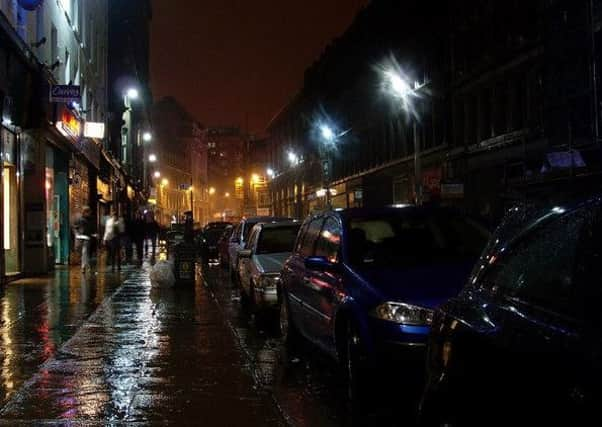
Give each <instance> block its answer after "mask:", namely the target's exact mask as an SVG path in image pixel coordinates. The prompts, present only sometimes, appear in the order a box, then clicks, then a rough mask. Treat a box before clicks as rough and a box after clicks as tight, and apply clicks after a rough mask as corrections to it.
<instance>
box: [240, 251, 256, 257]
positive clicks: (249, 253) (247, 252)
mask: <svg viewBox="0 0 602 427" xmlns="http://www.w3.org/2000/svg"><path fill="white" fill-rule="evenodd" d="M251 255H253V251H252V250H251V249H242V250H240V251H238V257H239V258H251Z"/></svg>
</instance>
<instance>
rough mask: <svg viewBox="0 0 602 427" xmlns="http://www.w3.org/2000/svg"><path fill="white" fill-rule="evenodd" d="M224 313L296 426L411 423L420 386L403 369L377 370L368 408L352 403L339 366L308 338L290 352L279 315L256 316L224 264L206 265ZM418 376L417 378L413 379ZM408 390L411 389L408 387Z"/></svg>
mask: <svg viewBox="0 0 602 427" xmlns="http://www.w3.org/2000/svg"><path fill="white" fill-rule="evenodd" d="M203 278H204V279H205V280H206V282H207V284H208V286H209V287H210V289H211V290H212V291H213V294H214V297H215V299H216V301H217V302H218V304H219V305H220V307H221V310H222V311H223V312H224V317H225V319H226V321H227V322H228V324H229V326H230V327H231V329H232V330H233V332H234V335H235V336H236V338H237V339H238V341H239V343H240V346H241V347H242V349H243V350H244V352H245V354H246V356H247V357H248V359H249V361H250V362H249V363H250V365H251V367H252V369H253V372H254V375H255V377H256V378H257V381H258V382H259V384H261V386H262V387H263V388H265V389H266V390H268V391H269V392H270V393H271V395H272V398H273V399H274V401H275V403H276V405H277V406H278V407H279V410H280V411H281V413H282V414H284V416H285V418H286V419H287V421H288V423H289V424H291V425H295V426H356V425H361V426H363V425H367V426H368V425H369V426H375V425H378V426H412V425H415V408H416V399H417V395H416V394H415V393H414V391H415V390H417V389H418V388H417V387H416V385H415V383H410V381H407V379H404V377H403V376H402V375H400V374H399V373H395V372H392V371H389V370H387V369H385V370H384V371H383V372H379V373H375V375H380V376H382V378H381V377H377V380H376V381H375V384H376V385H377V388H375V389H373V390H370V393H369V394H371V395H372V399H371V401H370V402H368V403H366V404H365V405H364V406H363V407H360V408H356V407H353V406H351V405H350V403H349V402H348V400H347V398H346V396H347V391H346V387H345V385H344V382H343V380H342V375H341V372H340V368H339V366H338V365H337V364H336V363H335V362H334V361H333V360H331V359H330V358H328V357H326V356H322V355H321V353H320V352H319V351H318V350H317V349H315V348H313V347H312V345H311V344H309V343H305V345H303V346H302V348H301V349H299V351H297V352H296V353H295V354H287V352H286V350H285V348H284V345H283V344H282V341H281V339H280V338H279V337H278V319H277V314H276V313H275V312H274V313H273V315H272V316H269V315H268V316H263V317H260V318H255V317H254V316H252V315H250V314H249V312H248V310H245V309H244V308H243V307H242V306H241V302H240V293H239V289H238V286H236V285H235V284H233V283H232V281H231V280H230V277H229V274H228V272H227V271H226V270H224V269H222V268H220V267H219V266H210V267H205V268H204V274H203ZM413 381H415V380H413ZM405 388H407V389H408V390H409V391H408V392H407V393H406V392H405V391H404V389H405Z"/></svg>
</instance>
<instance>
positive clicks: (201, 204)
mask: <svg viewBox="0 0 602 427" xmlns="http://www.w3.org/2000/svg"><path fill="white" fill-rule="evenodd" d="M151 116H152V122H153V130H154V134H153V140H152V142H151V143H150V144H149V152H152V153H153V154H154V155H155V156H156V161H155V162H154V163H152V167H151V169H150V171H149V172H150V173H151V175H152V176H153V187H154V189H153V190H152V196H153V197H152V200H153V202H154V203H155V206H156V213H155V217H156V218H157V220H158V221H159V222H160V223H161V224H163V225H168V224H170V223H173V222H180V221H181V220H182V217H183V215H184V213H185V212H186V211H190V210H192V211H193V215H194V220H195V222H197V223H199V224H203V223H204V222H206V216H207V197H208V195H207V193H208V191H207V155H206V151H207V149H206V146H205V145H204V142H203V139H202V135H203V128H202V126H201V125H200V123H199V122H198V121H196V120H195V119H194V118H193V117H192V116H191V115H190V113H188V112H187V111H186V110H185V109H184V107H182V106H181V105H180V104H179V103H178V101H176V100H175V99H174V98H172V97H165V98H163V99H161V100H159V101H158V102H157V103H155V105H154V106H153V108H152V115H151Z"/></svg>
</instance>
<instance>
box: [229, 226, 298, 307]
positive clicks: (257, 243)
mask: <svg viewBox="0 0 602 427" xmlns="http://www.w3.org/2000/svg"><path fill="white" fill-rule="evenodd" d="M300 226H301V224H300V223H299V222H297V221H274V222H269V223H259V224H257V225H255V226H254V227H253V229H252V230H251V234H250V235H249V239H248V241H247V246H246V249H243V250H241V251H239V252H238V256H239V263H238V273H239V279H240V285H241V293H242V298H243V299H244V300H245V301H248V302H249V304H250V306H251V309H252V311H258V310H260V309H264V308H268V307H271V306H275V305H276V304H277V303H278V293H277V286H278V282H279V280H280V271H281V270H282V265H283V264H284V261H285V260H286V259H287V258H288V257H289V256H290V255H291V253H292V251H293V246H294V244H295V239H296V238H297V233H298V231H299V227H300Z"/></svg>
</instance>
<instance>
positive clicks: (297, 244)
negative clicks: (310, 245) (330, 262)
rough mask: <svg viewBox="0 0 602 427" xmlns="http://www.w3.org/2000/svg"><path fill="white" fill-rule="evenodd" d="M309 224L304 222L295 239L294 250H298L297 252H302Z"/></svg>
mask: <svg viewBox="0 0 602 427" xmlns="http://www.w3.org/2000/svg"><path fill="white" fill-rule="evenodd" d="M308 226H309V223H308V222H306V223H305V224H303V225H302V226H301V229H300V230H299V233H297V239H296V240H295V250H294V252H296V253H300V252H301V245H302V244H303V237H305V233H306V232H307V227H308Z"/></svg>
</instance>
